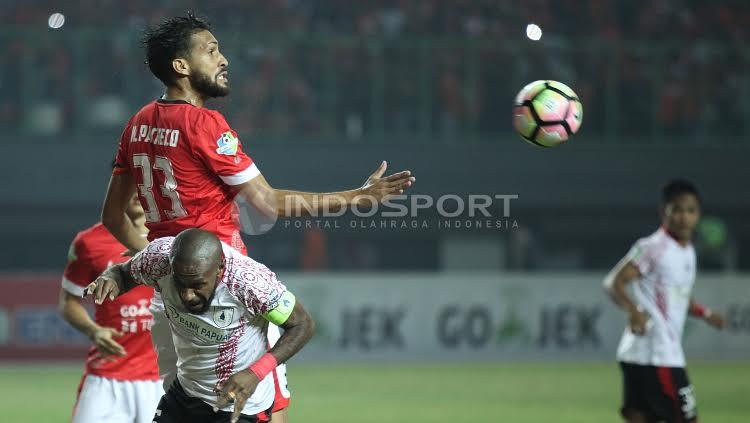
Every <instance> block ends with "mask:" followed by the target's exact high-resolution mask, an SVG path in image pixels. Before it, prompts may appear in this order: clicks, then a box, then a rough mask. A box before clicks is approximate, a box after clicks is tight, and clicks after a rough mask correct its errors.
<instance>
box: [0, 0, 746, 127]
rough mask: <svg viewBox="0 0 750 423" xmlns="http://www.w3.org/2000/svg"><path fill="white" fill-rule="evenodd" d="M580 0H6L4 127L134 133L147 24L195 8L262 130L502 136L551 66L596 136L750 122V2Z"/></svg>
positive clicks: (250, 122) (232, 106)
mask: <svg viewBox="0 0 750 423" xmlns="http://www.w3.org/2000/svg"><path fill="white" fill-rule="evenodd" d="M573 3H575V4H576V5H578V7H576V8H573V7H571V5H572V4H573ZM579 3H580V2H574V1H572V0H564V1H560V0H557V1H551V0H534V1H528V2H513V1H510V0H502V1H499V0H479V1H467V0H462V1H448V0H420V1H404V0H391V1H374V0H368V1H360V2H349V1H342V0H330V1H321V2H305V1H298V0H274V1H260V0H252V1H237V0H229V1H223V2H220V4H218V3H217V4H211V5H206V4H205V3H202V2H198V1H194V0H189V1H181V2H175V1H171V0H159V1H145V0H134V1H128V2H121V1H114V0H110V1H92V0H84V1H79V2H70V3H68V4H66V5H65V6H64V7H61V6H60V5H59V2H53V1H49V0H43V1H36V2H21V1H13V0H5V1H2V7H0V21H2V22H3V23H4V25H3V27H4V29H3V30H0V40H2V43H0V53H2V54H0V88H2V91H3V94H4V95H3V96H2V98H0V128H2V129H3V130H4V131H10V132H14V131H24V132H25V133H29V134H38V135H61V134H68V133H76V131H77V133H80V132H82V131H88V130H91V129H94V130H109V131H116V130H119V126H121V125H122V122H123V117H126V116H128V115H129V114H131V113H132V112H133V108H134V107H137V105H138V104H141V103H143V102H144V100H146V99H148V98H153V97H156V96H158V95H159V94H160V93H159V90H158V83H157V81H155V80H152V78H150V76H149V75H148V73H147V70H146V67H145V66H144V65H143V53H142V50H141V49H140V48H139V45H138V43H137V41H138V34H139V32H140V30H141V29H142V28H143V27H144V26H145V25H146V24H149V23H154V22H157V21H158V20H159V19H160V18H162V17H164V16H167V15H171V14H175V13H182V12H184V11H185V10H187V9H191V8H192V9H195V10H198V11H199V12H201V13H203V14H205V15H206V16H207V17H209V18H210V19H211V21H212V22H213V24H214V27H215V28H216V31H217V32H218V33H221V34H225V35H224V36H223V38H222V39H223V40H226V41H225V46H224V53H225V54H226V55H227V56H228V58H229V60H230V63H231V69H232V71H233V77H234V78H233V80H232V84H233V95H232V96H230V97H229V98H227V99H225V100H223V101H222V102H220V103H219V104H218V105H217V106H218V107H219V108H220V109H221V110H222V111H223V112H224V113H225V114H226V115H227V117H228V118H229V120H230V121H231V122H233V125H234V126H235V127H236V128H237V130H238V131H240V133H249V132H251V131H252V133H253V134H256V135H259V136H261V138H262V136H265V137H281V138H292V137H293V136H299V135H302V136H308V137H319V138H326V139H330V138H332V136H333V138H334V139H336V140H343V139H351V140H356V139H358V138H360V137H363V136H368V135H372V134H373V133H374V134H380V135H382V134H388V135H391V136H399V135H401V136H405V137H410V138H413V136H414V135H422V136H424V137H425V138H428V139H439V140H443V139H444V140H456V139H462V138H465V136H466V135H467V134H469V135H488V136H492V135H494V134H497V133H500V132H502V131H507V130H509V128H510V122H509V120H510V119H508V118H506V116H507V115H508V114H509V109H510V105H509V102H510V99H511V98H512V97H513V95H514V94H515V92H516V91H517V90H518V89H520V87H521V86H522V85H523V84H525V83H526V82H529V81H530V80H531V79H541V78H550V79H558V80H561V81H565V82H567V83H569V85H571V86H572V87H573V88H574V89H575V90H576V91H577V92H578V94H579V96H580V97H581V98H582V100H583V102H584V107H585V113H584V115H585V118H584V121H585V124H584V126H585V128H586V129H585V132H586V133H588V134H610V135H611V134H614V133H616V134H618V135H634V136H639V135H648V136H649V137H654V136H655V135H656V136H660V135H664V134H667V135H676V136H682V137H688V138H690V139H692V140H694V141H695V142H700V140H701V139H702V135H703V134H705V133H707V132H709V131H710V132H717V131H718V132H720V133H722V134H725V135H739V134H741V133H743V131H745V132H747V131H750V126H749V125H746V124H744V120H743V119H742V116H743V115H746V114H747V112H748V111H749V110H750V104H748V102H749V101H750V100H747V98H750V81H748V78H747V76H746V75H747V72H746V71H745V70H746V68H747V66H748V61H747V59H746V54H745V53H746V47H745V46H744V45H745V43H746V41H747V39H748V28H750V25H748V24H750V3H747V2H745V1H740V0H731V1H718V2H711V3H705V2H700V1H697V0H691V1H676V0H671V1H670V0H661V1H645V0H638V1H628V2H621V1H612V0H591V1H589V2H588V7H587V8H584V9H583V10H584V13H580V10H581V7H580V4H579ZM572 10H576V12H575V13H572V12H571V11H572ZM53 12H60V13H63V14H65V16H66V23H65V25H64V26H63V27H62V28H61V29H60V30H57V31H54V30H51V29H48V28H46V23H47V18H48V17H49V15H50V14H51V13H53ZM529 22H535V23H537V24H539V25H540V26H541V27H542V28H543V30H544V36H543V38H542V40H541V43H539V44H535V43H533V42H531V41H529V40H527V39H525V37H524V36H523V31H524V28H525V26H526V24H527V23H529ZM6 24H8V25H6ZM511 59H512V60H511ZM71 76H72V79H73V80H74V81H75V82H74V83H73V84H70V83H69V82H66V81H70V79H71ZM634 92H638V93H641V94H640V95H632V93H634ZM742 93H744V94H745V95H742ZM743 98H744V99H745V100H742V99H743ZM92 105H93V106H95V107H93V108H92V109H94V110H95V112H93V113H91V114H88V115H85V114H84V113H83V112H82V111H83V110H85V109H88V108H90V106H92ZM84 106H86V107H84ZM19 122H20V123H21V125H19ZM649 139H651V138H649ZM727 139H729V140H735V142H736V140H738V139H739V137H734V138H731V137H730V138H727Z"/></svg>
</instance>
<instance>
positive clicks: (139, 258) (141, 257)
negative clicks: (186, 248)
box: [130, 237, 174, 287]
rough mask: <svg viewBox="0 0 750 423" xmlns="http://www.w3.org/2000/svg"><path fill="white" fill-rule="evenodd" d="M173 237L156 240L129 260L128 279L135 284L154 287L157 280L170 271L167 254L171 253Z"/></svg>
mask: <svg viewBox="0 0 750 423" xmlns="http://www.w3.org/2000/svg"><path fill="white" fill-rule="evenodd" d="M173 240H174V237H165V238H158V239H155V240H153V241H152V242H151V243H150V244H148V246H147V247H146V248H144V249H143V250H141V251H140V252H138V254H136V255H135V256H133V258H132V259H131V260H130V277H132V278H133V280H134V281H135V282H136V283H139V284H142V285H148V286H151V287H156V286H157V285H158V284H157V282H158V281H159V279H161V278H163V277H165V276H167V275H169V274H170V273H171V271H172V269H171V266H170V264H169V253H170V252H171V251H172V241H173Z"/></svg>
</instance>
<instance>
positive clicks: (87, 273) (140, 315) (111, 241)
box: [62, 223, 159, 380]
mask: <svg viewBox="0 0 750 423" xmlns="http://www.w3.org/2000/svg"><path fill="white" fill-rule="evenodd" d="M126 250H127V248H125V246H124V245H122V244H120V243H119V242H117V240H116V239H115V237H114V236H112V234H110V233H109V231H107V229H106V228H105V227H104V225H102V224H101V223H97V224H96V225H94V226H92V227H90V228H88V229H86V230H84V231H81V232H79V233H78V234H77V235H76V237H75V239H74V240H73V244H71V246H70V251H69V253H68V264H67V266H65V272H64V274H63V279H62V287H63V289H65V290H66V291H67V292H69V293H71V294H73V295H76V296H81V295H83V289H84V288H85V287H86V286H87V285H88V284H89V283H91V282H93V281H94V279H96V278H97V277H98V276H99V275H100V274H102V272H104V271H105V270H106V269H107V267H109V266H111V265H112V264H115V263H122V262H124V261H127V260H128V258H129V257H127V256H123V255H122V253H123V252H125V251H126ZM153 295H154V289H153V288H150V287H148V286H144V285H139V286H137V287H135V288H133V289H132V290H130V291H128V292H127V293H125V294H123V295H120V296H119V297H117V298H115V300H114V301H110V300H107V301H105V302H104V303H102V304H101V305H96V311H95V314H94V321H95V322H96V323H97V324H98V325H100V326H106V327H111V328H114V329H117V330H118V331H120V332H123V333H124V335H123V336H121V337H119V338H115V340H116V341H117V342H118V343H120V345H122V346H123V348H125V351H126V352H127V355H126V356H125V357H116V358H115V359H114V360H112V361H110V360H108V359H102V358H101V357H100V356H99V352H98V351H97V350H96V347H91V349H90V350H89V353H88V358H87V359H86V373H87V374H92V375H97V376H101V377H106V378H111V379H117V380H158V379H159V366H158V365H157V363H156V351H155V350H154V347H153V344H152V343H151V326H152V325H153V322H154V318H153V316H152V315H151V312H149V310H148V308H149V306H150V305H151V298H152V297H153Z"/></svg>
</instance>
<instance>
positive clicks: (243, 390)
mask: <svg viewBox="0 0 750 423" xmlns="http://www.w3.org/2000/svg"><path fill="white" fill-rule="evenodd" d="M259 383H260V380H259V379H258V376H256V375H255V373H253V372H251V371H249V370H242V371H240V372H237V373H235V374H233V375H232V377H230V378H229V379H228V380H227V381H226V383H224V385H223V386H221V387H220V390H219V401H217V403H216V406H215V407H214V412H217V411H219V410H221V409H222V408H224V407H226V406H227V405H228V404H230V403H232V402H234V411H232V416H231V419H230V421H231V422H232V423H235V422H236V421H237V420H239V418H240V414H242V409H243V408H245V403H246V402H247V399H248V398H250V395H252V394H253V392H255V388H256V387H257V386H258V384H259Z"/></svg>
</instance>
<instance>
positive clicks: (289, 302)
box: [263, 291, 297, 326]
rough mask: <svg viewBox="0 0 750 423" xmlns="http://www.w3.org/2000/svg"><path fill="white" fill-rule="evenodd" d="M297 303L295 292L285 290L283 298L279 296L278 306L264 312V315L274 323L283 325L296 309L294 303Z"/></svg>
mask: <svg viewBox="0 0 750 423" xmlns="http://www.w3.org/2000/svg"><path fill="white" fill-rule="evenodd" d="M296 303H297V299H296V298H295V297H294V294H292V293H291V292H289V291H285V292H284V293H283V294H282V295H281V298H279V303H278V305H277V306H276V308H275V309H273V310H271V311H269V312H267V313H264V314H263V317H265V318H266V320H268V321H269V322H271V323H273V324H274V325H276V326H281V325H283V324H284V322H286V321H287V319H289V316H291V315H292V311H294V305H295V304H296Z"/></svg>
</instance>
